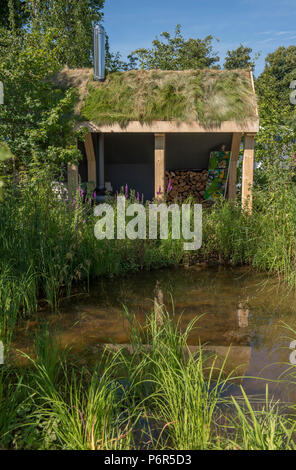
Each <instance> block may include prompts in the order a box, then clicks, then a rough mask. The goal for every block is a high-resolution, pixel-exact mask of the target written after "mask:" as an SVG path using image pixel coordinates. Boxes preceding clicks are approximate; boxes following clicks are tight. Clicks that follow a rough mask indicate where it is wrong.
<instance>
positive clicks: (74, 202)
mask: <svg viewBox="0 0 296 470" xmlns="http://www.w3.org/2000/svg"><path fill="white" fill-rule="evenodd" d="M75 206H76V197H74V199H73V207H75Z"/></svg>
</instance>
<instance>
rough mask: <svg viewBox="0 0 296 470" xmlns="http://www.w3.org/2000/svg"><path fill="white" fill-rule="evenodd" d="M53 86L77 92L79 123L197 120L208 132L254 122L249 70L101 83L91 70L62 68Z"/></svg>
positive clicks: (148, 75)
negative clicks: (225, 124) (230, 124)
mask: <svg viewBox="0 0 296 470" xmlns="http://www.w3.org/2000/svg"><path fill="white" fill-rule="evenodd" d="M57 83H58V85H59V86H63V87H74V88H77V89H78V96H79V98H78V103H77V109H76V112H77V114H78V115H79V119H81V120H83V121H90V122H93V123H95V124H97V125H112V124H115V123H118V124H120V125H121V126H125V125H127V124H128V123H129V122H131V121H140V122H143V123H149V122H152V121H177V122H192V121H198V122H199V123H200V124H201V125H203V126H205V127H208V126H217V125H218V126H219V125H220V124H221V123H222V122H224V121H235V122H237V123H244V122H246V121H250V120H258V116H257V100H256V95H255V92H254V89H253V84H252V76H251V73H250V71H249V70H232V71H229V70H210V69H205V70H185V71H163V70H149V71H146V70H133V71H129V72H116V73H111V74H109V75H107V78H106V80H105V81H104V82H103V83H101V82H97V81H96V82H95V81H93V71H92V70H91V69H64V70H63V71H61V72H60V73H59V75H58V76H57Z"/></svg>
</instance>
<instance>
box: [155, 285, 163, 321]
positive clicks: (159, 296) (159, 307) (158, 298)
mask: <svg viewBox="0 0 296 470" xmlns="http://www.w3.org/2000/svg"><path fill="white" fill-rule="evenodd" d="M163 309H164V302H163V292H162V290H161V288H160V284H159V281H156V286H155V297H154V315H155V320H156V323H157V324H159V325H162V324H163Z"/></svg>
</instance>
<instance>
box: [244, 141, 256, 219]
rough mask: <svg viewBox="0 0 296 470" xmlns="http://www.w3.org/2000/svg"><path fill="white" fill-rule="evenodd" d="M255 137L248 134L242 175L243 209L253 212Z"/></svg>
mask: <svg viewBox="0 0 296 470" xmlns="http://www.w3.org/2000/svg"><path fill="white" fill-rule="evenodd" d="M254 153H255V135H254V134H246V135H245V142H244V160H243V175H242V207H243V208H244V209H245V210H246V211H247V212H249V213H251V212H252V203H253V199H252V186H253V178H254Z"/></svg>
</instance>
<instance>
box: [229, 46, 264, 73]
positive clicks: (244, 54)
mask: <svg viewBox="0 0 296 470" xmlns="http://www.w3.org/2000/svg"><path fill="white" fill-rule="evenodd" d="M252 52H253V49H252V48H251V47H244V46H243V45H242V44H241V45H240V46H239V47H238V48H237V49H234V50H232V51H227V54H226V57H225V62H224V68H225V69H228V70H235V69H252V70H254V68H255V61H256V60H257V59H258V57H259V54H256V55H255V57H254V59H253V60H252V57H251V54H252Z"/></svg>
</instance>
